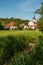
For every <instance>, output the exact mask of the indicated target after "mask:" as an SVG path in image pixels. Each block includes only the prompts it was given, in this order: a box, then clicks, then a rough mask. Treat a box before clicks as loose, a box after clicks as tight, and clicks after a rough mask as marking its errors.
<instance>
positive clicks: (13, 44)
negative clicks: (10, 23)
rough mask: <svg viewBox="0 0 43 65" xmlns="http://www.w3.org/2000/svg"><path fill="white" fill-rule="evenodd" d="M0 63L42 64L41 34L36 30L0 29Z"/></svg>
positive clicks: (5, 64)
mask: <svg viewBox="0 0 43 65" xmlns="http://www.w3.org/2000/svg"><path fill="white" fill-rule="evenodd" d="M34 45H35V47H34ZM39 51H40V52H39ZM33 59H34V60H33ZM0 65H43V34H42V33H41V32H40V31H36V30H22V31H20V30H3V31H2V30H0Z"/></svg>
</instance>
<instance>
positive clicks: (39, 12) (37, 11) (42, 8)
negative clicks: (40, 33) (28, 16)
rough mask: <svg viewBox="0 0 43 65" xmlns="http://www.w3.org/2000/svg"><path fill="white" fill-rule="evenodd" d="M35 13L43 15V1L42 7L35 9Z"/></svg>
mask: <svg viewBox="0 0 43 65" xmlns="http://www.w3.org/2000/svg"><path fill="white" fill-rule="evenodd" d="M35 13H37V14H40V15H43V2H41V7H40V8H39V9H37V10H36V11H35Z"/></svg>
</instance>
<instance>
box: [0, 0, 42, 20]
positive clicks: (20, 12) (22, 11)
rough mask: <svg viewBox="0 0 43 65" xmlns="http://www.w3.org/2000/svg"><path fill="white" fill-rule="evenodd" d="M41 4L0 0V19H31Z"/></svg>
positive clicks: (21, 0) (16, 0) (31, 0)
mask: <svg viewBox="0 0 43 65" xmlns="http://www.w3.org/2000/svg"><path fill="white" fill-rule="evenodd" d="M41 2H43V0H0V17H3V18H7V17H9V18H10V17H14V18H21V19H32V17H33V15H34V13H33V12H34V11H35V10H36V9H37V8H39V7H40V4H41ZM35 16H36V18H38V17H39V15H36V14H35Z"/></svg>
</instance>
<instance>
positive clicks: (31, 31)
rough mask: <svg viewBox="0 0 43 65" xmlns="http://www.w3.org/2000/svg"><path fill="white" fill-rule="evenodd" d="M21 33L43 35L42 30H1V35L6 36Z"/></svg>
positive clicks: (33, 35)
mask: <svg viewBox="0 0 43 65" xmlns="http://www.w3.org/2000/svg"><path fill="white" fill-rule="evenodd" d="M20 35H26V36H30V37H38V36H40V35H42V33H41V32H40V31H35V30H22V31H18V30H17V31H15V30H13V31H11V30H5V31H4V30H3V31H0V37H5V36H20Z"/></svg>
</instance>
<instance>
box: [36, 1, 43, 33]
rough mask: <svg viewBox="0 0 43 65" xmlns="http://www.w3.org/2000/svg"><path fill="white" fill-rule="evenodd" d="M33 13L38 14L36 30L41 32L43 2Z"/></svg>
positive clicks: (42, 25) (42, 29) (42, 27)
mask: <svg viewBox="0 0 43 65" xmlns="http://www.w3.org/2000/svg"><path fill="white" fill-rule="evenodd" d="M35 13H37V14H40V18H39V20H38V28H39V30H40V31H42V32H43V2H41V7H40V9H37V10H36V11H35Z"/></svg>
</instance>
